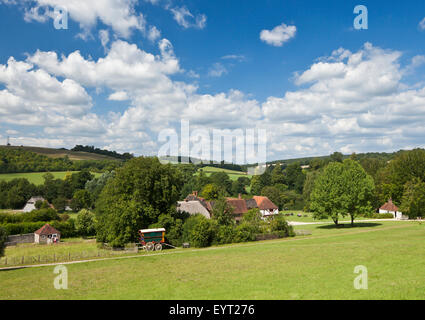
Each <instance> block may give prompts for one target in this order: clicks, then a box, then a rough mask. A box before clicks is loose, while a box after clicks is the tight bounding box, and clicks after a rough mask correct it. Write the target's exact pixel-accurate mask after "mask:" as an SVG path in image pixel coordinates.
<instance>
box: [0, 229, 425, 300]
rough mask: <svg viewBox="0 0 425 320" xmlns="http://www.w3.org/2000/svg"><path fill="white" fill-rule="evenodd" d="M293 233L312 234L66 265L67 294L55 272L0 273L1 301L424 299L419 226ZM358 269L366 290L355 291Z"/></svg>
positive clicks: (422, 233) (423, 233)
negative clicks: (364, 276)
mask: <svg viewBox="0 0 425 320" xmlns="http://www.w3.org/2000/svg"><path fill="white" fill-rule="evenodd" d="M297 229H309V230H311V231H312V233H313V234H312V235H311V236H308V237H297V238H291V239H282V240H274V241H266V242H257V243H247V244H238V245H231V246H223V247H214V248H207V249H202V250H196V249H188V250H187V251H184V250H176V251H171V250H170V251H168V252H167V253H170V254H165V255H151V256H140V257H136V258H131V259H122V260H108V261H96V262H90V263H82V264H74V265H68V266H67V268H68V276H69V289H68V290H60V291H58V290H54V289H53V281H54V278H55V277H56V275H55V274H54V273H53V269H54V267H39V268H32V269H22V270H13V271H0V287H1V290H0V299H2V300H4V299H146V298H148V299H153V300H156V299H266V300H267V299H290V300H293V299H425V268H423V266H424V265H425V246H424V245H423V239H424V237H425V224H422V225H420V224H418V223H416V222H379V223H376V222H374V223H362V224H357V225H356V227H355V228H351V227H349V226H346V227H344V228H335V227H333V226H332V225H310V226H302V227H300V228H298V227H297ZM359 265H364V266H366V267H367V268H368V275H369V278H368V279H369V282H368V285H369V289H368V290H355V289H354V286H353V282H354V279H355V277H357V276H358V275H357V274H354V268H355V267H356V266H359ZM147 293H148V296H147Z"/></svg>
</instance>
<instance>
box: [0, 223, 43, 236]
mask: <svg viewBox="0 0 425 320" xmlns="http://www.w3.org/2000/svg"><path fill="white" fill-rule="evenodd" d="M45 224H46V223H45V222H21V223H7V224H4V225H2V227H3V228H4V229H5V230H6V232H7V234H9V235H11V236H13V235H17V234H27V233H34V232H35V231H37V230H38V229H40V228H41V227H42V226H44V225H45Z"/></svg>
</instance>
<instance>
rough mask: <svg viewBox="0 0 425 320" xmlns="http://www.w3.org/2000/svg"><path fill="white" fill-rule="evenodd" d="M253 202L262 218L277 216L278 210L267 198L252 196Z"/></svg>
mask: <svg viewBox="0 0 425 320" xmlns="http://www.w3.org/2000/svg"><path fill="white" fill-rule="evenodd" d="M254 200H255V202H257V206H258V209H260V212H261V215H262V216H263V218H265V217H271V216H274V215H278V214H279V208H278V206H277V205H275V204H274V203H273V202H272V201H271V200H270V199H269V198H267V197H260V196H254Z"/></svg>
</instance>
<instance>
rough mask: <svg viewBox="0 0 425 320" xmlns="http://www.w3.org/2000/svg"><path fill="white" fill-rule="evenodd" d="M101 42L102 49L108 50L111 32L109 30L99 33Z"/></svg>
mask: <svg viewBox="0 0 425 320" xmlns="http://www.w3.org/2000/svg"><path fill="white" fill-rule="evenodd" d="M99 38H100V42H101V43H102V47H103V48H104V49H105V50H106V49H107V47H106V46H107V45H108V43H109V32H108V30H100V31H99Z"/></svg>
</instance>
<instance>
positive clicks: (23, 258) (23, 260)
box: [21, 256, 25, 264]
mask: <svg viewBox="0 0 425 320" xmlns="http://www.w3.org/2000/svg"><path fill="white" fill-rule="evenodd" d="M24 262H25V256H22V263H21V264H24Z"/></svg>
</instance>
